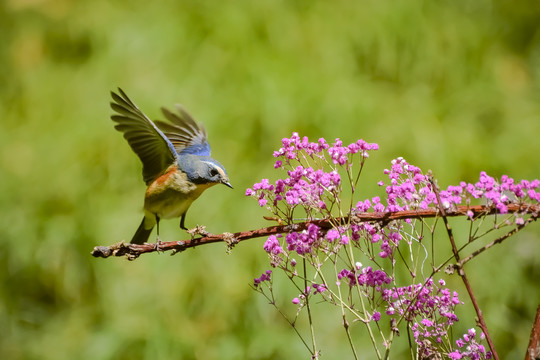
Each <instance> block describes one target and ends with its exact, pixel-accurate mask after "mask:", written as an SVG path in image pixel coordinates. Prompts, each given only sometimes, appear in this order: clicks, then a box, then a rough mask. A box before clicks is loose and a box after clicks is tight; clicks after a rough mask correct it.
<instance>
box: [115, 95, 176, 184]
mask: <svg viewBox="0 0 540 360" xmlns="http://www.w3.org/2000/svg"><path fill="white" fill-rule="evenodd" d="M118 92H119V93H120V95H117V94H115V93H114V92H112V91H111V96H112V98H113V100H114V102H111V108H112V109H113V110H114V111H115V112H116V113H117V114H115V115H112V116H111V119H112V120H113V121H115V122H116V123H117V124H116V125H115V126H114V127H115V128H116V129H117V130H118V131H121V132H123V133H124V137H125V138H126V140H127V142H128V143H129V146H131V149H132V150H133V151H134V152H135V154H137V156H139V158H140V159H141V161H142V163H143V178H144V181H145V182H146V184H149V183H151V182H152V181H153V180H155V179H156V178H157V177H159V176H160V175H161V174H162V173H163V172H164V171H165V170H166V169H167V168H168V167H169V166H170V165H172V164H173V163H174V162H175V161H176V158H177V154H176V151H175V149H174V146H173V144H172V143H171V142H170V141H169V139H167V137H166V136H165V134H163V132H162V131H161V130H160V129H159V128H158V127H157V126H156V125H155V124H154V123H153V122H152V120H150V119H149V118H148V117H147V116H146V115H144V114H143V112H142V111H141V110H139V108H138V107H137V105H135V104H134V103H133V102H132V101H131V100H130V99H129V98H128V96H127V95H126V94H125V93H124V92H123V91H122V89H120V88H118Z"/></svg>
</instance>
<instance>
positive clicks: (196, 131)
mask: <svg viewBox="0 0 540 360" xmlns="http://www.w3.org/2000/svg"><path fill="white" fill-rule="evenodd" d="M176 109H177V110H178V114H176V113H173V112H171V111H169V110H167V109H165V108H161V111H162V112H163V115H165V117H166V118H167V120H169V121H170V122H165V121H156V125H157V126H158V127H159V128H160V129H161V130H162V131H163V133H164V134H165V136H167V138H168V139H169V140H170V141H171V143H172V144H173V145H174V148H175V149H176V152H177V153H178V154H193V155H199V156H210V145H209V144H208V140H206V130H205V128H204V126H203V125H202V124H197V122H195V120H193V118H192V117H191V115H189V113H188V112H187V111H186V110H185V109H184V107H183V106H182V105H176Z"/></svg>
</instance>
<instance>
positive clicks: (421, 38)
mask: <svg viewBox="0 0 540 360" xmlns="http://www.w3.org/2000/svg"><path fill="white" fill-rule="evenodd" d="M539 26H540V5H539V4H538V2H537V1H535V0H526V1H520V2H517V3H516V2H512V1H488V0H480V1H474V2H470V1H461V0H459V1H402V0H398V1H391V2H381V1H375V0H372V1H362V2H350V1H340V0H338V1H332V2H323V1H309V2H304V1H280V0H272V1H270V0H258V1H234V2H232V1H231V2H209V1H200V0H199V1H196V0H188V1H172V0H170V1H156V2H148V1H140V0H138V1H112V2H109V1H103V0H93V1H89V0H79V1H69V0H54V1H52V0H6V1H3V2H0V39H1V42H0V84H1V86H0V115H1V121H0V184H1V189H2V190H1V193H0V212H1V214H2V216H1V218H0V225H1V226H0V239H2V241H0V284H1V285H0V358H2V359H74V358H76V359H290V358H306V357H307V352H305V351H304V349H303V348H302V345H301V343H300V342H299V341H298V340H297V339H296V338H295V335H294V333H293V331H292V330H291V329H290V328H288V325H287V324H286V323H285V322H284V321H283V320H282V319H281V318H280V317H279V315H278V314H277V313H276V312H275V311H274V310H273V308H272V307H271V306H269V305H268V304H266V303H265V301H264V300H263V299H262V297H260V296H258V295H257V294H256V293H255V292H254V291H253V290H251V289H250V287H249V284H250V283H251V281H252V278H253V277H255V276H258V275H259V274H260V273H261V272H262V271H264V270H265V269H267V266H268V265H267V260H266V255H265V254H264V252H263V251H262V241H263V240H261V239H260V240H252V241H249V242H246V243H244V244H241V245H240V246H238V247H237V248H236V249H234V251H233V252H232V254H231V255H227V254H226V253H225V247H224V246H222V245H210V246H204V247H201V248H198V249H196V250H190V251H186V252H184V253H181V254H178V255H176V256H175V257H172V258H171V257H169V256H168V255H156V254H153V255H147V256H143V257H142V258H140V259H138V260H137V261H135V262H127V261H125V260H122V259H108V260H100V259H94V258H92V257H91V256H90V251H91V249H92V247H93V246H95V245H105V244H111V243H114V242H116V241H119V240H121V239H130V238H131V235H132V233H133V232H134V231H135V229H136V227H137V226H138V224H139V221H140V217H141V213H142V212H141V207H142V197H143V192H144V184H143V182H142V178H141V175H140V164H139V160H138V159H137V158H136V156H135V155H134V154H133V153H132V152H131V151H130V149H129V147H128V145H127V143H126V142H125V141H124V139H122V136H121V135H120V134H119V133H117V132H116V131H114V129H113V124H112V122H111V121H110V120H109V115H110V113H111V110H110V109H109V105H108V102H109V91H110V90H112V89H115V88H116V87H117V86H121V87H122V88H123V89H124V90H126V92H127V93H128V94H129V95H130V96H131V97H132V99H133V100H134V101H135V102H136V103H137V104H138V105H139V106H140V107H141V108H142V109H143V110H144V111H145V112H146V113H147V114H148V115H149V116H150V117H151V118H156V117H158V116H159V111H158V109H159V106H162V105H165V106H169V107H171V106H172V105H173V104H174V103H176V102H181V103H182V104H184V105H185V106H186V107H187V108H188V109H189V110H190V112H191V113H192V114H193V115H194V116H195V117H196V118H197V119H199V120H200V121H202V122H204V124H205V126H206V128H207V129H208V132H209V139H210V142H211V144H212V147H213V155H214V156H215V158H216V159H218V160H219V161H220V162H221V163H223V164H224V165H225V166H226V168H227V169H228V172H229V175H230V178H231V181H232V183H233V185H234V186H235V190H234V191H231V190H229V189H227V188H225V187H214V188H212V189H211V190H208V191H207V192H206V193H205V194H204V195H203V196H202V197H201V198H200V199H199V200H198V201H197V202H196V203H195V204H194V206H193V207H192V209H191V210H190V212H189V213H188V217H187V222H186V225H188V226H194V225H195V224H205V225H207V227H208V230H209V231H211V232H216V233H217V232H223V231H231V232H234V231H240V230H248V229H253V228H256V227H260V226H263V225H268V223H267V222H265V221H264V220H262V215H264V214H265V213H264V211H263V210H262V209H259V208H258V207H257V204H256V203H255V202H254V201H252V200H251V199H248V198H245V197H244V194H243V193H244V189H245V188H246V187H248V186H251V185H252V184H253V183H254V182H256V181H258V180H259V179H260V178H263V177H275V176H276V175H275V174H274V171H273V169H272V164H273V158H272V157H271V153H272V151H273V150H274V149H276V148H277V147H279V145H280V140H281V138H283V137H285V136H290V134H291V132H292V131H298V132H300V134H301V135H307V136H309V137H310V138H313V139H316V138H318V137H325V138H326V139H327V140H329V141H331V140H332V139H333V138H335V137H340V138H342V139H343V140H344V142H351V141H354V140H356V139H357V138H364V139H365V140H367V141H370V142H377V143H379V145H380V146H381V150H380V151H378V152H377V153H376V154H375V155H374V156H372V158H370V159H369V162H368V165H367V168H366V171H365V173H364V178H363V180H361V181H362V184H363V185H362V186H363V187H362V196H365V197H371V196H373V195H375V192H376V191H377V187H376V186H375V183H376V182H377V181H378V180H380V179H381V178H382V169H384V168H385V167H387V165H388V163H389V161H390V160H391V159H392V158H394V157H397V156H404V157H406V158H407V160H409V161H410V162H411V163H413V164H415V165H418V166H420V167H421V168H423V169H424V170H427V169H432V170H433V171H434V174H435V175H436V177H437V178H438V179H439V183H440V184H441V185H442V186H447V185H449V184H454V183H457V182H459V181H460V180H465V181H474V180H475V179H476V178H477V176H478V174H479V172H480V171H481V170H486V171H487V172H488V173H489V174H491V175H494V176H500V175H502V174H509V175H510V176H513V177H515V178H519V179H521V178H536V177H538V176H540V165H539V164H540V162H539V160H538V148H539V145H540V143H539V134H540V31H539ZM533 227H534V226H533ZM162 229H163V239H165V240H173V239H181V238H184V237H185V234H183V233H181V232H179V231H178V224H177V221H168V222H164V223H163V226H162ZM539 240H540V229H539V228H538V226H536V227H534V228H531V229H529V230H527V231H525V232H523V233H521V234H519V235H518V236H516V237H514V238H513V239H510V240H508V241H507V242H506V243H504V244H503V245H500V246H498V247H496V248H494V249H492V251H489V254H487V255H485V256H482V257H480V258H479V259H477V261H475V262H474V264H471V265H470V266H469V267H468V269H469V272H470V274H471V278H472V281H473V285H475V286H476V288H477V289H478V295H479V300H480V303H481V304H482V307H483V310H484V313H485V315H486V317H487V322H488V325H490V326H491V329H492V332H493V335H494V338H495V341H496V343H497V344H498V345H499V352H500V354H501V355H502V357H503V358H520V357H522V356H523V353H524V351H525V347H526V344H527V341H528V334H529V331H530V326H531V324H532V320H533V317H534V311H535V308H536V306H537V303H538V299H539V298H540V289H539V287H538V279H539V278H540V260H539V257H538V254H539V253H540V245H539ZM456 283H458V282H456ZM284 285H285V284H284ZM295 295H296V294H295V293H294V290H291V291H289V292H287V290H284V292H283V299H282V301H283V303H284V304H287V303H288V302H289V301H290V300H289V299H290V298H291V297H292V296H295ZM462 297H463V298H464V299H465V294H463V295H462ZM321 309H322V310H323V311H325V312H324V313H320V312H319V314H318V318H316V322H318V323H319V325H320V326H319V329H320V330H321V331H322V335H321V337H320V340H319V343H320V345H321V347H322V348H323V351H324V352H323V355H326V356H325V358H336V359H337V358H348V357H350V352H349V350H348V345H347V343H346V341H345V337H344V333H343V330H342V328H341V326H340V324H339V321H340V320H339V316H336V317H331V316H330V314H329V312H328V311H330V310H329V309H328V308H322V307H321ZM292 311H294V309H292ZM462 322H463V324H462V325H461V326H463V329H464V328H466V327H471V326H473V325H474V324H473V322H474V321H473V316H471V315H470V313H464V315H463V317H462ZM465 322H466V323H465ZM355 331H356V333H355V335H356V337H357V338H358V339H361V338H363V337H365V333H363V332H362V330H361V328H360V327H358V328H357V329H356V330H355ZM401 340H405V339H401ZM358 341H359V343H360V341H361V340H358ZM403 342H406V341H403ZM366 346H369V344H368V343H367V344H366ZM365 354H369V355H365V356H366V357H365V358H366V359H370V358H373V357H372V356H371V355H372V354H371V352H370V350H369V349H368V350H366V352H365Z"/></svg>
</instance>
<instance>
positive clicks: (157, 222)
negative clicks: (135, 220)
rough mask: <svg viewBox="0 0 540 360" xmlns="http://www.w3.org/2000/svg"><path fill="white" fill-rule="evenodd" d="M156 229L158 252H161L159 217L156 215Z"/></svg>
mask: <svg viewBox="0 0 540 360" xmlns="http://www.w3.org/2000/svg"><path fill="white" fill-rule="evenodd" d="M156 227H157V237H156V250H157V251H159V245H160V244H161V240H159V216H157V215H156Z"/></svg>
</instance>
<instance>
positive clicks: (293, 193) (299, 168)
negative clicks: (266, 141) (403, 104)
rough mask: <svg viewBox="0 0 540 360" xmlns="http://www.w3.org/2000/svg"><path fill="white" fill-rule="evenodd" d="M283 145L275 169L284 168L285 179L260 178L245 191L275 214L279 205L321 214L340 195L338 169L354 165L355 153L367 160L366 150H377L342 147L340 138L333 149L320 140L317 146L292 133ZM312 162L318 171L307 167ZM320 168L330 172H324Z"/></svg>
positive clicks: (354, 145) (360, 143) (366, 146)
mask: <svg viewBox="0 0 540 360" xmlns="http://www.w3.org/2000/svg"><path fill="white" fill-rule="evenodd" d="M282 143H283V147H281V148H280V149H279V150H278V151H276V152H274V156H275V157H276V158H278V159H279V160H277V161H276V163H275V165H274V167H275V168H276V169H278V168H286V169H287V177H286V178H284V179H278V180H277V181H276V182H275V183H274V184H271V183H270V182H269V180H268V179H262V180H261V182H259V183H256V184H254V185H253V187H252V188H248V189H247V190H246V196H252V197H255V198H256V199H257V200H258V201H259V205H260V206H261V207H263V206H266V207H267V208H268V209H269V210H270V211H272V212H274V213H275V214H277V213H278V211H277V209H278V207H280V206H281V207H282V208H284V209H285V208H286V209H293V208H294V207H295V206H296V205H301V206H302V207H303V208H304V209H306V211H307V212H309V211H311V210H314V211H316V212H318V213H321V212H324V211H325V210H326V209H327V208H329V207H330V206H331V204H332V203H333V202H334V201H335V199H336V198H337V197H339V194H340V192H341V175H340V174H339V172H338V171H337V169H338V168H337V167H339V166H343V167H344V168H346V169H348V168H350V167H351V166H352V165H353V163H354V161H353V155H354V154H360V155H361V157H362V159H364V158H367V157H368V151H370V150H377V149H378V145H377V144H370V143H367V142H365V141H364V140H358V141H357V142H355V143H352V144H349V145H348V146H343V143H342V141H341V140H340V139H336V140H335V142H334V144H332V146H330V145H328V144H327V143H326V140H324V139H322V138H321V139H319V141H318V142H316V143H315V142H309V140H308V138H307V137H304V138H303V139H300V137H299V136H298V133H293V135H292V137H291V138H290V139H289V138H285V139H283V140H282ZM315 160H319V161H315ZM284 162H285V163H284ZM293 163H294V164H296V165H293ZM313 163H315V165H317V166H319V165H320V166H319V168H318V169H314V168H313V166H312V165H310V164H313ZM322 165H326V166H327V167H328V168H329V169H328V170H327V171H325V170H323V169H322V167H323V166H322Z"/></svg>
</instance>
